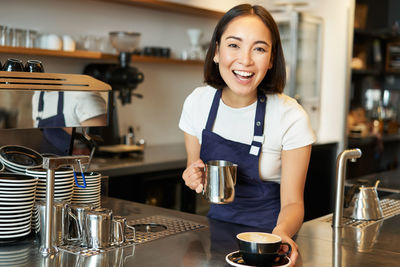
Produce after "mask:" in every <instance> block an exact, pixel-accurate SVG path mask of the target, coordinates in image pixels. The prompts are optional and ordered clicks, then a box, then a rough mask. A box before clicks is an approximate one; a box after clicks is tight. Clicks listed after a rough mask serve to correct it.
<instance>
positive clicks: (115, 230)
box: [112, 216, 136, 246]
mask: <svg viewBox="0 0 400 267" xmlns="http://www.w3.org/2000/svg"><path fill="white" fill-rule="evenodd" d="M127 228H129V229H131V230H132V231H133V238H131V239H127V238H126V229H127ZM112 234H113V242H112V245H116V246H120V245H123V244H124V243H125V242H126V241H128V242H133V241H134V240H135V235H136V234H135V227H133V226H130V225H128V224H127V222H126V218H125V217H122V216H114V217H113V220H112Z"/></svg>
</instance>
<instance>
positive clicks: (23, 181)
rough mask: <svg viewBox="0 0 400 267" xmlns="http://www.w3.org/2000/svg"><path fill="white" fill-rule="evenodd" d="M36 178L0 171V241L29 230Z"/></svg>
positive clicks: (9, 239)
mask: <svg viewBox="0 0 400 267" xmlns="http://www.w3.org/2000/svg"><path fill="white" fill-rule="evenodd" d="M36 185H37V178H34V177H30V176H26V175H18V174H12V173H0V241H4V242H7V241H11V240H14V239H15V238H20V237H23V236H26V235H29V234H30V232H31V218H32V208H33V204H34V203H35V190H36Z"/></svg>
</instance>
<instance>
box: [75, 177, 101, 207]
mask: <svg viewBox="0 0 400 267" xmlns="http://www.w3.org/2000/svg"><path fill="white" fill-rule="evenodd" d="M84 176H85V180H86V188H81V187H78V186H77V185H76V184H74V193H73V195H72V200H71V203H73V204H81V203H85V204H93V205H94V207H95V208H99V207H100V206H101V174H100V173H98V172H85V173H84ZM77 180H78V184H79V185H81V186H83V179H82V175H81V174H80V173H77Z"/></svg>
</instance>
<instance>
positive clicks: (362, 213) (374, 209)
mask: <svg viewBox="0 0 400 267" xmlns="http://www.w3.org/2000/svg"><path fill="white" fill-rule="evenodd" d="M378 184H379V180H378V181H376V183H375V186H364V185H362V186H360V187H359V192H358V193H356V194H355V196H354V197H353V199H352V201H351V202H350V205H349V208H348V209H346V211H345V216H349V217H350V218H352V219H356V220H379V219H382V218H383V212H382V208H381V205H380V202H379V197H378V192H377V190H376V189H377V187H378ZM349 211H351V215H348V214H349Z"/></svg>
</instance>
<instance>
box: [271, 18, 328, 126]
mask: <svg viewBox="0 0 400 267" xmlns="http://www.w3.org/2000/svg"><path fill="white" fill-rule="evenodd" d="M272 16H273V17H274V19H275V21H276V23H277V24H278V28H279V32H280V34H281V42H282V48H283V52H284V54H285V60H286V73H287V76H286V78H287V80H286V87H285V93H286V94H288V95H289V96H291V97H294V98H296V99H297V101H298V102H299V103H300V104H301V105H302V106H303V108H304V109H305V110H306V111H307V113H308V115H309V116H310V121H311V125H312V127H313V129H314V131H318V128H319V116H320V94H321V58H322V54H321V53H322V49H321V45H322V44H321V41H322V19H321V18H318V17H315V16H311V15H307V14H305V13H299V12H297V11H294V10H288V11H284V12H274V13H272Z"/></svg>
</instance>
